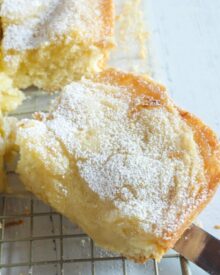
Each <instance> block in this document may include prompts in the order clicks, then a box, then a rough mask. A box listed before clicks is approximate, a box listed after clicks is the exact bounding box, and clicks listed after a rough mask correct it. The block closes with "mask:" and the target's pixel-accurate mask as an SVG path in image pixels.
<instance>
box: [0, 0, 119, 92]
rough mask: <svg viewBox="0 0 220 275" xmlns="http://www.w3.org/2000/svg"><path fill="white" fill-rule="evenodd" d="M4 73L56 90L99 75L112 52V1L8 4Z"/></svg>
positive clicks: (4, 9) (15, 0)
mask: <svg viewBox="0 0 220 275" xmlns="http://www.w3.org/2000/svg"><path fill="white" fill-rule="evenodd" d="M0 15H1V21H2V35H3V39H2V43H1V55H2V57H1V63H2V64H1V67H2V68H1V69H2V70H3V71H5V72H6V73H7V74H8V75H10V76H11V77H12V78H13V79H14V82H15V85H16V87H19V88H26V87H28V86H30V85H35V86H37V87H39V88H44V89H47V90H54V89H59V88H61V87H63V85H64V84H67V83H69V82H70V81H72V80H73V79H78V78H80V77H81V76H82V75H88V74H91V73H93V72H95V71H99V70H100V69H101V68H102V67H103V66H104V64H105V61H106V59H107V57H108V54H109V50H110V48H112V46H113V44H114V43H113V21H114V20H113V3H112V0H95V1H94V0H47V1H45V0H32V1H29V0H22V1H21V0H3V1H2V4H1V11H0Z"/></svg>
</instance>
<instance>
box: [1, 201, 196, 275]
mask: <svg viewBox="0 0 220 275" xmlns="http://www.w3.org/2000/svg"><path fill="white" fill-rule="evenodd" d="M0 207H1V208H0V211H1V212H0V214H1V215H0V225H1V226H0V227H1V230H0V246H1V249H0V270H1V273H0V274H1V275H26V274H33V275H38V274H39V275H40V274H41V275H44V274H45V275H60V274H61V275H75V274H77V275H106V274H107V275H122V274H123V275H125V274H126V275H131V274H132V275H134V274H135V275H139V274H140V275H142V274H143V275H144V274H152V275H153V274H155V275H159V274H161V275H163V274H175V275H178V274H183V275H189V274H191V273H190V270H189V267H188V262H187V261H186V260H185V259H184V258H183V257H181V256H180V255H178V254H177V253H175V252H173V251H171V252H170V253H168V254H167V255H165V256H164V257H163V259H162V261H161V263H159V264H158V263H156V261H154V260H150V261H148V262H147V263H146V264H144V265H139V264H135V263H133V262H131V261H128V260H126V259H124V258H122V257H121V256H120V255H117V254H113V253H109V252H107V251H105V250H103V249H101V248H99V247H97V246H96V245H95V243H94V242H93V241H92V240H91V239H90V238H89V237H88V236H87V235H86V234H84V233H83V232H82V231H81V230H80V228H78V227H77V226H76V225H73V224H71V223H70V222H69V221H68V220H67V219H66V218H64V217H63V216H62V215H60V214H58V213H56V212H54V211H53V210H52V209H51V208H49V207H48V206H46V205H44V204H43V203H41V202H40V201H38V200H37V199H35V198H30V197H25V198H14V197H11V196H2V197H1V199H0Z"/></svg>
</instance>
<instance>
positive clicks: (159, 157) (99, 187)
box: [17, 70, 220, 262]
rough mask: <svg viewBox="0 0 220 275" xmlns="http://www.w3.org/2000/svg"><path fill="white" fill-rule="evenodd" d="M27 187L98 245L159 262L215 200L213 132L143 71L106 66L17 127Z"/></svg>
mask: <svg viewBox="0 0 220 275" xmlns="http://www.w3.org/2000/svg"><path fill="white" fill-rule="evenodd" d="M17 145H18V146H19V147H20V160H19V163H18V169H17V170H18V173H19V174H20V177H21V179H22V181H23V182H24V184H25V185H26V187H27V189H28V190H30V191H32V192H33V193H34V194H36V195H37V196H38V197H39V198H40V199H42V200H43V201H44V202H47V203H49V204H50V205H51V206H52V207H54V208H55V209H57V210H58V211H59V212H61V213H62V214H64V215H66V216H67V217H68V218H69V219H70V220H72V221H73V222H76V223H78V224H79V225H80V226H81V227H82V228H83V229H84V231H85V232H86V233H88V234H89V235H90V236H91V237H92V238H93V239H94V240H95V241H96V242H97V243H98V244H99V245H101V246H103V247H105V248H107V249H110V250H112V251H116V252H119V253H121V254H122V255H124V256H126V257H129V258H132V259H134V260H135V261H138V262H144V261H145V260H147V259H148V258H156V259H157V260H159V259H160V258H161V256H162V255H163V254H164V253H165V252H166V251H167V249H169V248H171V247H173V245H174V244H175V242H176V240H177V239H178V238H179V237H180V236H181V234H182V233H183V231H184V230H185V229H186V228H187V227H188V226H189V225H190V224H191V222H192V221H193V219H194V218H195V217H196V216H197V215H198V214H199V213H200V211H201V210H202V209H203V208H204V206H205V205H206V204H207V203H208V201H209V200H210V198H211V197H212V196H213V194H214V191H215V189H216V188H217V185H218V183H219V179H220V149H219V144H218V141H217V138H216V136H215V134H214V133H213V132H212V130H210V129H209V128H208V127H207V126H206V125H204V124H203V123H202V122H201V121H200V120H198V119H197V118H195V117H194V116H193V115H191V114H189V113H188V112H185V111H182V110H180V109H179V108H177V107H176V106H175V105H174V103H173V102H172V101H171V100H170V99H169V97H168V95H167V92H166V89H165V88H164V87H163V86H161V85H160V84H157V83H156V82H154V81H153V80H152V79H150V78H148V77H147V76H135V75H132V74H126V73H122V72H117V71H115V70H107V71H105V72H103V73H101V74H99V75H97V76H96V77H95V78H94V79H93V80H86V79H83V80H82V81H81V82H73V83H71V84H70V85H68V86H66V87H65V88H64V90H63V92H62V93H61V95H60V96H59V97H58V98H57V99H56V100H55V101H54V102H53V104H52V106H51V110H50V112H49V113H48V114H41V113H38V114H36V115H35V119H33V120H22V121H21V122H19V124H18V133H17Z"/></svg>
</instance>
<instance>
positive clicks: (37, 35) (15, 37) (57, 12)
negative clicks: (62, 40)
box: [0, 0, 101, 50]
mask: <svg viewBox="0 0 220 275" xmlns="http://www.w3.org/2000/svg"><path fill="white" fill-rule="evenodd" d="M99 5H100V3H99V1H88V0H47V1H44V0H31V1H29V0H15V1H14V0H4V1H3V3H2V6H1V12H0V14H1V16H2V17H3V20H5V21H6V22H7V24H6V27H5V30H4V38H3V48H4V49H5V50H8V49H16V50H26V49H33V48H37V47H39V46H44V45H47V44H48V43H50V42H51V41H53V40H55V39H56V38H57V36H60V35H64V34H66V35H68V34H69V32H75V31H76V32H78V33H80V35H81V36H83V37H84V38H89V37H90V38H91V37H94V38H96V37H98V36H99V34H100V33H99V32H100V27H98V26H100V25H101V16H100V14H101V11H100V7H99Z"/></svg>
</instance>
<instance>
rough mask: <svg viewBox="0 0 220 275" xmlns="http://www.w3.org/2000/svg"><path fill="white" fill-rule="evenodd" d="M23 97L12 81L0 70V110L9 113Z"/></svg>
mask: <svg viewBox="0 0 220 275" xmlns="http://www.w3.org/2000/svg"><path fill="white" fill-rule="evenodd" d="M23 99H24V94H23V93H22V92H21V91H20V90H19V89H17V88H15V87H14V86H13V81H12V79H11V78H9V77H8V76H7V75H6V74H5V73H1V72H0V112H2V113H9V112H11V111H13V110H15V109H16V108H17V107H18V105H20V104H21V102H22V101H23Z"/></svg>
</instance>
